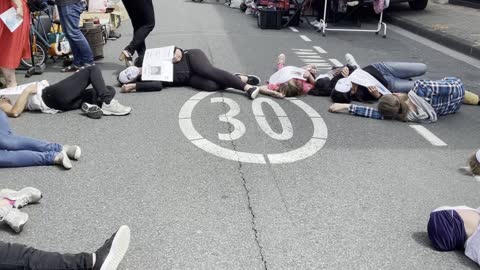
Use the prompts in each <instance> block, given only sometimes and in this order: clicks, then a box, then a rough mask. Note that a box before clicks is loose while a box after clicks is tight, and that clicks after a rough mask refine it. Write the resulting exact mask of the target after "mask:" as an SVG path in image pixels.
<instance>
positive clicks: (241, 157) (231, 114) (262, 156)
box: [178, 92, 328, 164]
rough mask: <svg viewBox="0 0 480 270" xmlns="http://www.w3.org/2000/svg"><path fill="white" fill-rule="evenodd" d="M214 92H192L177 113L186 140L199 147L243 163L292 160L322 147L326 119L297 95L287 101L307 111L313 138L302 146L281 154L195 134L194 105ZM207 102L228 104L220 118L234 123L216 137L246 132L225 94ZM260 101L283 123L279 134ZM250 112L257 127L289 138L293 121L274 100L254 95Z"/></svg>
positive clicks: (229, 137)
mask: <svg viewBox="0 0 480 270" xmlns="http://www.w3.org/2000/svg"><path fill="white" fill-rule="evenodd" d="M214 93H215V92H200V93H198V94H196V95H194V96H193V97H191V98H190V99H189V100H188V101H187V102H185V104H184V105H183V107H182V108H181V110H180V113H179V115H178V118H179V125H180V129H181V130H182V132H183V134H184V135H185V137H187V139H189V140H190V141H191V142H192V143H193V144H194V145H196V146H197V147H198V148H200V149H203V150H204V151H206V152H208V153H210V154H213V155H216V156H218V157H222V158H225V159H229V160H234V161H238V162H246V163H258V164H266V163H267V162H269V163H271V164H280V163H291V162H295V161H299V160H302V159H305V158H308V157H310V156H312V155H314V154H315V153H317V152H318V151H319V150H320V149H321V148H322V147H323V146H324V144H325V142H326V140H327V137H328V131H327V126H326V125H325V122H324V121H323V119H322V117H321V116H320V114H318V112H316V111H315V110H314V109H313V108H312V107H310V106H309V105H308V104H306V103H305V102H303V101H301V100H299V99H296V98H289V99H288V100H289V101H290V102H292V103H293V104H295V105H297V106H298V107H299V108H300V109H301V110H303V111H304V112H305V113H306V115H307V116H308V118H309V119H310V120H311V121H312V124H313V134H312V137H311V138H310V140H309V141H308V142H307V143H305V144H304V145H303V146H301V147H299V148H297V149H293V150H291V149H288V151H285V152H283V153H248V152H241V151H236V150H232V149H227V148H224V147H222V146H219V145H217V144H214V143H212V142H210V141H209V140H207V139H205V138H204V137H203V136H202V135H201V134H200V133H198V131H197V130H196V129H195V127H194V125H193V122H192V113H193V110H194V109H195V106H196V105H197V104H198V103H200V101H202V100H203V99H205V98H206V97H208V96H210V95H212V94H214ZM210 101H211V103H224V104H226V105H227V106H228V107H229V111H228V112H227V113H225V114H223V115H220V116H219V120H220V121H222V122H226V123H230V124H231V125H232V126H233V130H232V131H231V132H230V133H219V134H218V138H219V139H220V140H223V141H232V140H237V139H239V138H241V137H242V136H243V135H244V134H245V131H246V128H245V124H243V123H242V122H241V121H240V120H238V119H236V118H235V117H236V116H237V115H238V114H239V113H240V107H239V105H238V103H237V102H235V101H234V100H232V99H230V98H226V97H214V98H211V99H210ZM263 103H267V104H268V105H269V106H270V107H271V108H272V109H273V111H274V112H275V114H276V115H277V117H278V119H279V121H280V124H281V125H282V133H277V132H275V131H274V130H272V128H271V127H270V125H269V124H268V122H267V120H266V118H265V115H264V113H263V110H262V104H263ZM252 111H253V114H254V116H255V119H256V120H257V123H258V125H259V126H260V128H261V129H262V130H263V131H264V132H265V134H267V135H268V136H270V137H271V138H273V139H276V140H289V139H291V138H292V137H293V127H292V123H291V122H290V120H289V119H288V116H287V114H286V113H285V111H284V110H283V109H282V107H281V106H280V105H279V104H278V103H277V102H275V101H274V100H272V99H269V98H263V97H260V98H257V99H255V100H253V102H252Z"/></svg>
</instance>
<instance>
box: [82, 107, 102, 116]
mask: <svg viewBox="0 0 480 270" xmlns="http://www.w3.org/2000/svg"><path fill="white" fill-rule="evenodd" d="M91 107H92V106H89V105H88V104H87V103H83V104H82V107H81V110H82V112H83V113H85V114H86V115H87V116H88V117H90V118H92V119H100V118H102V115H103V111H102V109H99V110H95V111H91V110H90V108H91Z"/></svg>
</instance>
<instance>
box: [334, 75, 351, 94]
mask: <svg viewBox="0 0 480 270" xmlns="http://www.w3.org/2000/svg"><path fill="white" fill-rule="evenodd" d="M350 89H352V82H351V81H350V80H349V79H347V78H343V79H340V80H338V82H337V84H335V90H336V91H338V92H341V93H347V92H348V91H350Z"/></svg>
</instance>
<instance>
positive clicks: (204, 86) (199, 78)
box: [118, 48, 260, 99]
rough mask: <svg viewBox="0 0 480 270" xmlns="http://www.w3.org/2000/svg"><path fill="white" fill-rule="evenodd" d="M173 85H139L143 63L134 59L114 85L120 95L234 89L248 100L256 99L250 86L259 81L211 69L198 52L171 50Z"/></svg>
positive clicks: (252, 86)
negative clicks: (183, 88) (173, 89)
mask: <svg viewBox="0 0 480 270" xmlns="http://www.w3.org/2000/svg"><path fill="white" fill-rule="evenodd" d="M172 62H173V63H174V65H173V82H161V81H141V73H142V69H141V66H142V63H143V59H141V58H137V60H136V61H135V64H136V66H131V67H128V68H127V69H125V70H123V71H122V72H120V74H119V76H118V81H119V82H120V83H122V84H123V86H122V88H121V92H122V93H130V92H151V91H160V90H162V89H163V88H165V87H174V86H190V87H193V88H196V89H199V90H203V91H218V90H224V89H226V88H234V89H238V90H242V91H245V93H246V95H247V96H248V97H250V98H251V99H254V98H255V97H257V95H258V92H259V89H258V87H256V86H254V85H257V84H259V83H260V79H259V78H258V77H257V76H254V75H247V76H244V75H239V74H238V75H234V74H232V73H230V72H227V71H224V70H222V69H219V68H216V67H214V66H213V65H212V64H211V63H210V61H209V60H208V58H207V56H206V55H205V53H204V52H203V51H202V50H200V49H190V50H182V49H180V48H175V57H174V59H173V61H172Z"/></svg>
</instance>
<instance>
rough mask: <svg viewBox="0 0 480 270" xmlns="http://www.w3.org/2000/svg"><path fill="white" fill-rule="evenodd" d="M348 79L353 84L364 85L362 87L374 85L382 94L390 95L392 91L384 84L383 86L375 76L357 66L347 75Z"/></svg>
mask: <svg viewBox="0 0 480 270" xmlns="http://www.w3.org/2000/svg"><path fill="white" fill-rule="evenodd" d="M348 79H349V80H350V81H351V82H352V83H355V84H358V85H361V86H364V87H369V86H376V87H377V89H378V92H380V94H382V95H390V94H392V92H390V90H388V89H387V88H386V87H385V86H383V84H382V83H380V82H379V81H378V80H377V79H375V77H373V76H372V75H370V73H368V72H366V71H364V70H362V69H359V68H357V69H356V70H355V71H354V72H352V74H350V76H348Z"/></svg>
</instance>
